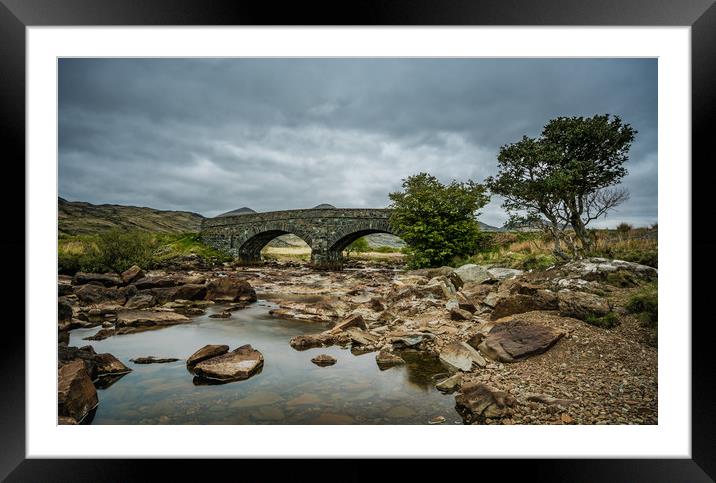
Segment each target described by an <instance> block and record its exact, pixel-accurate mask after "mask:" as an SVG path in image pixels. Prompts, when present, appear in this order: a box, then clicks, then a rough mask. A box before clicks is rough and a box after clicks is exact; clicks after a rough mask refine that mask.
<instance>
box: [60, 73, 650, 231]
mask: <svg viewBox="0 0 716 483" xmlns="http://www.w3.org/2000/svg"><path fill="white" fill-rule="evenodd" d="M597 113H611V114H616V115H619V116H621V117H622V118H623V119H624V120H625V121H626V122H628V123H630V124H632V126H634V128H635V129H637V130H638V131H639V134H638V135H637V139H636V141H635V143H634V145H633V147H632V150H631V159H630V161H629V162H628V164H627V167H628V168H629V170H630V174H629V176H628V177H627V178H626V179H625V181H624V185H625V186H626V187H627V188H628V189H629V190H630V192H631V199H630V201H629V202H628V203H625V204H624V205H623V206H622V207H620V208H619V210H618V211H617V212H614V213H613V214H612V215H610V217H609V218H608V219H606V220H600V224H601V225H605V224H606V225H613V224H615V223H617V222H619V221H627V222H630V223H634V224H637V225H645V224H649V223H654V222H656V221H657V191H656V189H657V61H656V60H655V59H61V60H60V61H59V191H60V196H62V197H64V198H67V199H70V200H82V201H89V202H92V203H119V204H133V205H143V206H151V207H154V208H159V209H175V210H189V211H195V212H199V213H202V214H204V215H207V216H213V215H216V214H218V213H221V212H224V211H228V210H231V209H235V208H238V207H241V206H250V207H252V208H253V209H255V210H257V211H268V210H277V209H289V208H302V207H310V206H314V205H317V204H319V203H331V204H333V205H335V206H339V207H381V206H386V205H387V204H388V202H389V200H388V196H387V195H388V193H389V192H391V191H394V190H397V189H399V188H400V183H401V179H402V178H405V177H407V176H409V175H411V174H414V173H417V172H419V171H428V172H430V173H432V174H434V175H436V176H438V177H439V178H440V179H441V180H443V181H449V180H450V179H453V178H455V179H458V180H465V179H468V178H469V179H473V180H475V181H482V180H483V179H484V178H485V177H486V176H489V175H491V174H494V173H495V171H496V167H497V166H496V155H497V152H498V150H499V147H500V146H501V145H503V144H507V143H510V142H514V141H517V140H518V139H520V138H521V136H522V135H530V136H534V135H537V134H539V132H540V130H541V128H542V126H543V125H544V124H545V123H546V122H547V121H548V120H549V119H551V118H554V117H556V116H571V115H584V116H591V115H593V114H597ZM505 218H506V216H505V214H504V213H503V211H502V209H501V208H500V200H499V199H494V200H493V201H492V202H491V203H490V205H488V206H487V207H486V208H485V209H484V210H483V215H482V216H481V220H482V221H485V222H486V223H490V224H497V225H499V224H502V222H504V221H505Z"/></svg>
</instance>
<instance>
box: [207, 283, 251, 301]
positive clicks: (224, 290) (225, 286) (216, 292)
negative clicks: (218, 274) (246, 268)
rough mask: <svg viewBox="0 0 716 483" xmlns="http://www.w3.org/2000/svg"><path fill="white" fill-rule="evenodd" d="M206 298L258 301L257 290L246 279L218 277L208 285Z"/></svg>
mask: <svg viewBox="0 0 716 483" xmlns="http://www.w3.org/2000/svg"><path fill="white" fill-rule="evenodd" d="M206 300H214V301H226V302H256V292H255V291H254V289H253V288H252V287H251V285H249V283H248V282H247V281H246V280H242V279H238V278H228V277H226V278H217V279H215V280H211V281H210V282H209V283H208V284H207V285H206Z"/></svg>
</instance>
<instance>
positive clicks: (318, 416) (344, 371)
mask: <svg viewBox="0 0 716 483" xmlns="http://www.w3.org/2000/svg"><path fill="white" fill-rule="evenodd" d="M274 307H276V305H274V304H272V303H271V302H268V301H262V300H259V301H258V302H257V303H254V304H252V305H251V306H249V307H247V308H245V309H242V310H238V311H234V312H232V317H231V318H230V319H215V318H210V317H209V315H211V314H214V313H217V312H221V311H222V310H223V309H224V306H222V305H220V304H217V305H213V306H210V307H209V309H208V310H207V312H206V314H204V315H201V316H198V317H195V318H194V319H193V320H192V322H191V323H187V324H181V325H176V326H172V327H167V328H163V329H159V330H155V331H148V332H141V333H135V334H127V335H116V336H113V337H110V338H108V339H105V340H101V341H85V340H82V339H83V338H84V337H87V336H90V335H92V334H94V333H95V332H97V331H98V328H92V329H76V330H73V331H72V332H71V333H70V341H69V345H71V346H76V347H81V346H85V345H92V346H93V347H94V349H95V351H96V352H98V353H104V352H109V353H111V354H113V355H114V356H115V357H117V358H118V359H120V360H121V361H122V362H123V363H125V364H126V365H127V366H128V367H130V368H131V369H132V372H130V373H128V374H126V375H124V376H122V377H120V378H119V379H117V380H115V381H114V382H112V383H111V384H109V385H108V386H107V387H105V388H103V389H99V390H98V395H99V400H100V403H99V406H98V408H97V410H96V411H95V413H94V414H93V415H92V416H91V417H88V418H87V419H86V421H85V423H90V424H428V423H429V422H430V421H435V420H436V419H437V420H440V418H439V417H440V416H442V417H443V418H445V421H444V424H462V420H461V418H460V417H459V416H458V414H457V412H456V411H455V399H454V397H453V396H452V395H446V394H442V393H440V392H439V391H437V390H436V389H435V381H436V379H439V378H440V374H443V375H445V374H446V369H445V368H444V367H443V366H442V365H441V364H440V362H439V361H438V360H437V359H435V358H430V357H427V356H425V355H424V354H422V353H418V352H402V353H400V355H401V356H402V357H403V358H404V359H405V360H406V362H407V364H406V365H404V366H396V367H392V368H389V369H386V370H380V369H379V367H378V365H377V364H376V362H375V355H376V353H375V352H371V353H366V354H362V355H356V354H354V353H352V352H351V350H349V349H348V348H341V347H322V348H315V349H309V350H305V351H296V350H294V349H292V348H291V346H290V345H289V340H290V339H291V337H293V336H296V335H306V334H313V333H317V332H321V331H323V330H325V329H326V328H328V326H327V325H325V324H317V323H307V322H302V321H293V320H284V319H278V318H274V317H271V316H270V315H269V314H268V312H269V310H270V309H271V308H274ZM207 344H226V345H228V346H229V347H230V350H233V349H235V348H236V347H239V346H241V345H244V344H251V345H252V346H253V347H254V348H255V349H257V350H259V351H260V352H261V353H262V354H263V356H264V365H263V368H262V370H261V372H260V373H259V374H256V375H254V376H253V377H252V378H250V379H248V380H245V381H239V382H232V383H228V384H206V383H205V382H202V381H201V380H199V379H197V378H194V376H193V375H192V374H191V373H190V372H189V371H188V370H187V368H186V364H185V360H186V358H187V357H188V356H189V355H191V354H192V353H194V352H195V351H196V350H197V349H199V348H201V347H203V346H204V345H207ZM318 354H329V355H331V356H333V357H335V358H336V359H337V363H336V364H335V365H333V366H328V367H319V366H317V365H315V364H313V363H312V362H311V358H313V357H315V356H316V355H318ZM142 356H156V357H162V358H165V357H166V358H169V357H172V358H178V359H179V360H178V361H176V362H171V363H163V364H146V365H144V364H134V363H132V362H130V359H133V358H137V357H142Z"/></svg>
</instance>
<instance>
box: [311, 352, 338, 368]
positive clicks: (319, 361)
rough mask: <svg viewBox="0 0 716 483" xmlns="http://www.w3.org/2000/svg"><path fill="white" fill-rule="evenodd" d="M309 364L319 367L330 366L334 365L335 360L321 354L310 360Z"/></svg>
mask: <svg viewBox="0 0 716 483" xmlns="http://www.w3.org/2000/svg"><path fill="white" fill-rule="evenodd" d="M311 362H313V363H314V364H316V365H317V366H321V367H325V366H332V365H333V364H335V363H336V358H335V357H333V356H329V355H328V354H321V355H318V356H316V357H314V358H313V359H311Z"/></svg>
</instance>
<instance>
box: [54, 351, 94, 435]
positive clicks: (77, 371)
mask: <svg viewBox="0 0 716 483" xmlns="http://www.w3.org/2000/svg"><path fill="white" fill-rule="evenodd" d="M57 379H58V381H57V415H58V417H66V418H72V419H73V420H75V421H77V422H79V421H82V419H84V417H85V416H87V414H88V413H89V412H90V411H92V410H93V409H94V408H95V407H97V404H99V398H98V397H97V389H96V388H95V387H94V384H92V379H90V376H89V374H88V373H87V369H86V368H85V364H84V362H82V361H81V360H75V361H72V362H69V363H67V364H63V365H61V366H60V368H59V369H58V371H57Z"/></svg>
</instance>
